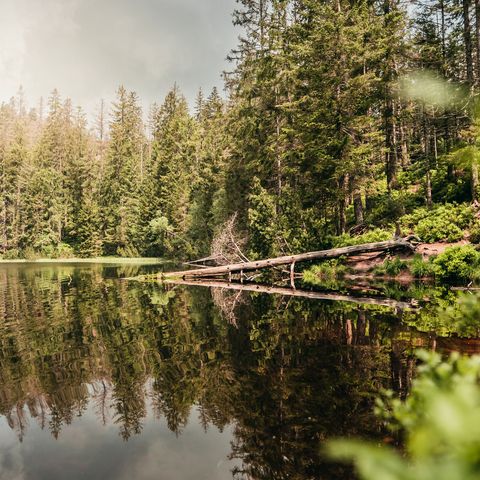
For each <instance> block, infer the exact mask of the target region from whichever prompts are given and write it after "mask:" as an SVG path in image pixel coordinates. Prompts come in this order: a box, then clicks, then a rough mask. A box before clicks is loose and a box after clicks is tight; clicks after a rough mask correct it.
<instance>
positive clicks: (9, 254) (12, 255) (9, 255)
mask: <svg viewBox="0 0 480 480" xmlns="http://www.w3.org/2000/svg"><path fill="white" fill-rule="evenodd" d="M2 258H3V260H17V259H19V258H20V251H19V250H17V249H16V248H11V249H10V250H7V251H6V252H5V253H4V254H3V256H2Z"/></svg>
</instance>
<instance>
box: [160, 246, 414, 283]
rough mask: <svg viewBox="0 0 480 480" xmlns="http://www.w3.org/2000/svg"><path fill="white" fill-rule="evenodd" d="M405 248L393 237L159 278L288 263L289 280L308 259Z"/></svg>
mask: <svg viewBox="0 0 480 480" xmlns="http://www.w3.org/2000/svg"><path fill="white" fill-rule="evenodd" d="M398 249H406V250H410V251H414V250H415V247H414V245H413V244H412V243H411V242H410V241H409V240H408V239H403V238H399V239H394V240H387V241H384V242H374V243H365V244H362V245H353V246H350V247H341V248H332V249H331V250H321V251H318V252H308V253H301V254H299V255H286V256H283V257H276V258H268V259H266V260H256V261H253V262H240V263H234V264H231V265H222V266H218V267H208V268H201V269H194V270H185V271H180V272H162V273H161V274H160V277H161V278H183V279H187V278H208V277H217V276H223V275H228V276H229V279H231V276H232V274H235V273H239V274H240V276H241V278H243V273H244V272H246V271H251V270H260V269H263V268H272V267H277V266H282V265H290V273H291V280H292V283H293V278H294V277H293V275H294V269H295V264H296V263H297V262H305V261H309V260H328V259H331V258H338V257H343V256H350V255H358V254H361V253H368V252H386V251H391V250H398Z"/></svg>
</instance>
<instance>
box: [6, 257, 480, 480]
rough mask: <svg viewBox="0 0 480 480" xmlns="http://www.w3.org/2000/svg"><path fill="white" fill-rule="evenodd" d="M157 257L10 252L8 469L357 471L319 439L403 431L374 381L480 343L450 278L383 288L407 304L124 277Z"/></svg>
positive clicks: (151, 475) (386, 383)
mask: <svg viewBox="0 0 480 480" xmlns="http://www.w3.org/2000/svg"><path fill="white" fill-rule="evenodd" d="M160 268H163V267H161V266H159V265H146V264H144V265H135V264H126V265H116V264H114V263H110V264H106V265H103V264H61V263H57V264H45V265H42V264H28V263H27V264H12V265H8V264H4V265H0V311H1V317H0V478H1V479H45V480H47V479H48V480H52V479H61V478H70V479H131V478H135V479H137V480H139V479H192V480H193V479H195V480H202V479H205V480H207V479H208V480H217V479H218V480H223V479H265V480H267V479H268V480H272V479H286V478H295V479H299V480H304V479H305V480H307V479H313V478H326V479H327V478H328V479H337V478H338V479H343V478H350V475H351V473H350V470H349V469H348V468H346V467H343V466H338V465H333V464H331V463H329V462H328V461H327V460H326V459H325V458H324V457H323V456H322V453H321V452H322V445H323V444H324V442H325V441H326V440H327V439H329V438H334V437H337V436H339V435H340V436H345V435H348V436H359V437H362V438H368V439H377V440H379V441H393V440H394V439H391V438H389V436H388V434H387V433H386V432H385V431H384V429H383V427H382V425H381V424H380V423H379V421H378V420H376V418H375V417H374V415H373V413H372V409H373V404H374V396H375V395H376V394H378V392H379V391H381V390H382V389H384V388H389V389H393V390H395V391H396V392H398V393H399V394H400V395H405V394H406V392H407V391H408V388H409V386H410V383H411V380H412V377H413V376H414V373H415V366H416V361H415V356H414V350H415V348H417V347H424V348H437V349H441V350H444V351H449V350H452V349H459V350H461V351H465V352H468V353H474V352H476V351H480V348H479V344H478V341H477V340H476V337H478V336H479V335H478V333H476V332H455V331H452V328H451V326H450V325H448V324H445V322H443V323H441V324H440V323H436V322H437V321H438V319H437V317H436V315H435V312H434V311H432V310H431V309H430V310H429V308H430V307H429V305H431V304H432V299H436V301H437V303H438V302H446V303H450V304H453V303H454V302H455V299H454V297H452V295H453V294H452V293H451V292H449V291H447V290H441V289H440V290H435V291H433V292H432V290H431V289H429V287H426V286H424V285H417V286H415V288H413V289H412V288H411V287H409V289H405V288H403V289H402V288H398V287H395V286H391V285H383V286H381V287H379V288H377V289H376V290H375V292H374V293H375V295H376V296H377V297H378V296H379V295H383V296H385V295H388V297H389V298H395V299H396V300H398V301H399V302H403V301H406V300H408V301H410V300H411V299H412V298H414V299H415V302H412V305H413V306H414V307H413V308H412V309H402V308H397V307H395V306H393V307H392V306H385V305H375V304H373V305H372V304H366V303H364V302H360V303H355V302H343V301H342V302H335V301H329V300H318V299H308V298H302V297H299V298H297V297H288V296H285V295H269V294H265V293H258V292H242V291H231V290H228V289H211V288H206V287H201V286H193V287H192V286H183V285H167V286H161V285H158V284H156V283H140V282H137V281H132V280H129V279H128V278H130V277H133V276H135V275H138V274H143V273H149V272H156V271H158V270H159V269H160ZM366 295H372V292H371V288H370V289H369V288H366V287H365V288H364V289H363V291H362V292H360V294H359V295H358V296H359V298H360V299H361V298H364V297H365V296H366Z"/></svg>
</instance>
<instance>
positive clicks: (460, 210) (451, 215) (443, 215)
mask: <svg viewBox="0 0 480 480" xmlns="http://www.w3.org/2000/svg"><path fill="white" fill-rule="evenodd" d="M473 218H474V217H473V210H472V207H471V206H470V205H454V204H445V205H439V206H437V207H434V208H431V209H427V208H425V207H421V208H417V209H416V210H415V211H414V212H413V213H411V214H409V215H405V216H404V217H402V219H401V224H402V227H403V228H404V229H408V230H410V231H412V230H413V232H414V233H415V234H416V235H417V236H419V237H420V239H421V240H422V241H424V242H427V243H433V242H445V241H446V242H456V241H458V240H461V239H462V238H463V231H464V230H465V229H467V228H468V227H469V226H470V224H471V223H472V222H473Z"/></svg>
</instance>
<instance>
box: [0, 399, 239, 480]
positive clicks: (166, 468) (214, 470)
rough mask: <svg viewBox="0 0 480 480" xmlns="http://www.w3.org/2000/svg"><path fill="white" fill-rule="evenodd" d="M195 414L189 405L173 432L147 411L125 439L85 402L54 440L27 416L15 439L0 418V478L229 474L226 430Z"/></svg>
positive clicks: (198, 478)
mask: <svg viewBox="0 0 480 480" xmlns="http://www.w3.org/2000/svg"><path fill="white" fill-rule="evenodd" d="M198 417H199V414H198V411H197V410H196V409H192V412H191V415H190V419H189V422H188V425H187V426H186V427H185V428H184V429H183V431H182V433H181V434H180V435H179V436H176V435H175V433H172V432H171V431H170V430H169V429H168V427H167V425H166V423H165V421H164V420H163V419H161V420H156V419H154V418H153V416H152V414H151V412H149V415H148V417H147V418H146V419H145V420H144V428H143V430H142V433H141V434H140V435H137V436H134V437H131V438H130V439H129V440H128V442H125V441H123V440H122V438H121V437H120V436H119V433H118V425H115V423H114V422H109V423H108V424H107V425H106V426H102V425H101V423H100V422H99V420H98V418H97V417H96V415H95V414H94V413H93V411H92V408H91V407H89V408H88V410H87V411H85V412H84V413H83V414H82V416H81V417H75V418H74V419H73V422H72V424H71V425H68V426H64V427H63V430H62V432H61V433H60V436H59V438H58V440H55V438H54V437H53V436H52V435H51V434H50V433H49V432H48V430H42V429H41V428H40V426H39V425H38V424H37V423H36V422H35V421H34V420H32V419H31V420H30V422H29V427H28V434H27V435H25V437H24V439H23V442H20V441H19V440H18V437H17V435H16V433H15V432H14V431H13V430H12V429H11V428H10V427H9V426H8V424H7V422H6V419H5V418H4V417H2V418H1V420H0V479H2V480H4V479H5V480H7V479H8V480H23V479H35V480H37V479H38V480H54V479H63V478H68V479H71V480H76V479H82V480H83V479H89V480H90V479H110V478H111V479H118V480H123V479H125V480H133V479H135V480H137V479H139V480H143V479H145V480H148V479H155V480H170V479H172V480H173V479H175V480H183V479H185V480H190V479H191V480H202V479H205V480H220V479H222V480H223V479H231V478H232V473H231V470H232V469H233V467H234V466H235V463H234V462H233V461H229V460H228V458H227V457H228V455H229V453H230V451H231V449H230V441H231V440H232V432H231V429H230V428H228V427H227V428H226V429H225V430H224V431H223V433H220V432H219V431H218V429H217V428H216V427H214V426H210V427H209V428H208V430H207V432H205V431H204V429H203V427H202V425H201V424H200V422H199V420H198Z"/></svg>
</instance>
